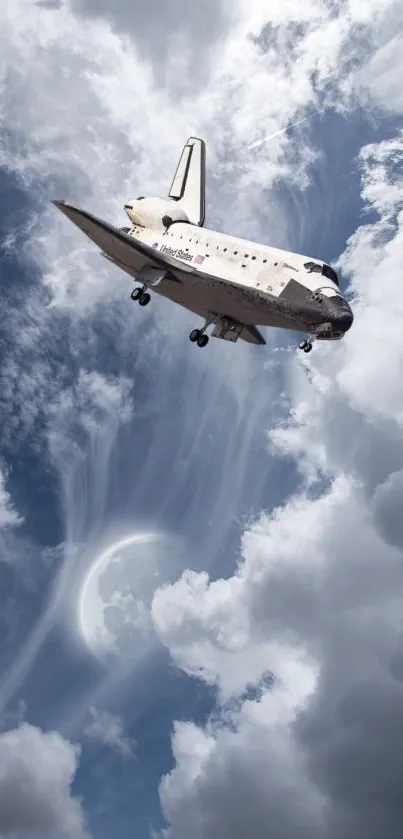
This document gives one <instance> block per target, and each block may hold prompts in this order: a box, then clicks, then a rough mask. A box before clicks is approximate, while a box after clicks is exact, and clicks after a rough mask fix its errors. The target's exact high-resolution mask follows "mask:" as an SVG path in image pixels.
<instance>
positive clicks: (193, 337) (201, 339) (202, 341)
mask: <svg viewBox="0 0 403 839" xmlns="http://www.w3.org/2000/svg"><path fill="white" fill-rule="evenodd" d="M209 340H210V339H209V336H208V335H205V334H204V332H202V330H201V329H192V331H191V333H190V335H189V341H191V342H192V344H197V346H198V347H206V346H207V344H208V342H209Z"/></svg>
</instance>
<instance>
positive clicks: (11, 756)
mask: <svg viewBox="0 0 403 839" xmlns="http://www.w3.org/2000/svg"><path fill="white" fill-rule="evenodd" d="M78 758H79V749H78V748H77V747H76V746H73V745H72V744H71V743H69V742H68V741H66V740H64V739H63V737H61V736H60V734H58V733H56V732H46V733H45V732H43V731H41V730H40V729H38V728H35V727H33V726H32V725H28V724H27V723H24V724H23V725H21V726H20V727H19V728H16V729H14V730H12V731H6V732H4V733H2V734H0V836H1V837H4V839H6V837H10V839H11V837H16V836H18V837H20V836H21V837H24V836H27V837H28V836H32V835H33V834H35V835H40V836H43V837H46V836H49V837H50V839H53V837H54V836H56V835H57V836H60V837H66V839H88V833H87V831H86V826H85V817H84V813H83V810H82V807H81V803H80V801H78V799H76V798H74V797H73V795H72V792H71V784H72V782H73V780H74V777H75V774H76V771H77V765H78Z"/></svg>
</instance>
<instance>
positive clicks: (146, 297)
mask: <svg viewBox="0 0 403 839" xmlns="http://www.w3.org/2000/svg"><path fill="white" fill-rule="evenodd" d="M130 297H131V298H132V300H137V302H138V304H139V306H147V304H148V303H149V302H150V300H151V295H150V294H149V293H148V291H146V290H145V288H141V287H140V286H137V288H134V289H133V291H132V293H131V295H130Z"/></svg>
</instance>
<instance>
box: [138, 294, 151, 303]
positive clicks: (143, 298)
mask: <svg viewBox="0 0 403 839" xmlns="http://www.w3.org/2000/svg"><path fill="white" fill-rule="evenodd" d="M150 300H151V295H150V294H148V292H147V291H143V292H142V294H141V295H140V297H139V305H140V306H147V303H149V302H150Z"/></svg>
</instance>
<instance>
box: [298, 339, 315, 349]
mask: <svg viewBox="0 0 403 839" xmlns="http://www.w3.org/2000/svg"><path fill="white" fill-rule="evenodd" d="M298 346H299V348H300V350H303V352H311V349H312V342H311V341H309V340H306V339H304V340H303V341H300V342H299V344H298Z"/></svg>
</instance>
